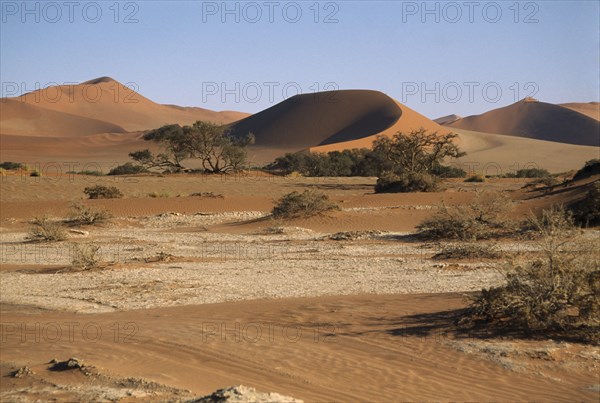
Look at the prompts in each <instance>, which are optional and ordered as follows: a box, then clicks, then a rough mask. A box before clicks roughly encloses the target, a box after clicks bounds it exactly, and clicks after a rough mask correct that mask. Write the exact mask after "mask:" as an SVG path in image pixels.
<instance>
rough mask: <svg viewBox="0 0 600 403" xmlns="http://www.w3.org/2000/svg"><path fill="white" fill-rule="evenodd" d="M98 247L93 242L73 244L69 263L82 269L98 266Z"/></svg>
mask: <svg viewBox="0 0 600 403" xmlns="http://www.w3.org/2000/svg"><path fill="white" fill-rule="evenodd" d="M99 252H100V247H99V246H96V245H93V244H83V245H80V244H74V245H73V258H72V259H71V265H72V266H73V267H77V268H80V269H82V270H89V269H93V268H95V267H98V264H99V263H100V261H101V260H100V253H99Z"/></svg>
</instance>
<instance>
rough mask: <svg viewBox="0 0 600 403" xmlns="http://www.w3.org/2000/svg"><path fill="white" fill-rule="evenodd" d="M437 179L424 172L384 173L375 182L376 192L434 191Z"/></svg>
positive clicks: (436, 186)
mask: <svg viewBox="0 0 600 403" xmlns="http://www.w3.org/2000/svg"><path fill="white" fill-rule="evenodd" d="M436 190H439V181H438V180H437V179H436V178H435V177H434V176H432V175H429V174H426V173H403V174H399V175H398V174H395V173H385V174H382V175H381V176H380V177H379V178H378V179H377V183H376V184H375V192H376V193H406V192H435V191H436Z"/></svg>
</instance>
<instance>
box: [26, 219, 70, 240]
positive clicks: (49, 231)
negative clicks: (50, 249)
mask: <svg viewBox="0 0 600 403" xmlns="http://www.w3.org/2000/svg"><path fill="white" fill-rule="evenodd" d="M26 239H27V240H28V241H32V242H58V241H64V240H65V239H67V232H66V231H65V228H64V227H63V226H62V224H61V223H60V222H56V221H52V220H50V219H49V218H48V217H42V218H35V219H34V220H33V221H32V227H31V228H30V229H29V233H28V234H27V237H26Z"/></svg>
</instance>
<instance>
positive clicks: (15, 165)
mask: <svg viewBox="0 0 600 403" xmlns="http://www.w3.org/2000/svg"><path fill="white" fill-rule="evenodd" d="M0 168H2V169H6V170H7V171H11V170H16V169H24V168H25V165H23V164H21V163H20V162H11V161H6V162H2V163H0Z"/></svg>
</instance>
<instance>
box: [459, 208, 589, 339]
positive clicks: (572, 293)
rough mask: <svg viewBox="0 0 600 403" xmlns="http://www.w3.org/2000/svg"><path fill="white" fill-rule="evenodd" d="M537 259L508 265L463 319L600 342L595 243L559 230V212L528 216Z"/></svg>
mask: <svg viewBox="0 0 600 403" xmlns="http://www.w3.org/2000/svg"><path fill="white" fill-rule="evenodd" d="M561 214H562V215H563V216H562V217H560V215H561ZM532 220H533V222H532V224H533V226H534V227H535V228H539V232H538V234H537V238H538V239H539V246H540V249H541V252H542V258H540V259H537V260H535V261H532V262H527V263H525V264H523V265H512V267H511V270H510V271H509V272H508V274H507V275H506V284H505V285H502V286H500V287H493V288H490V289H484V290H482V293H481V295H479V296H477V297H476V298H475V299H474V300H473V303H472V305H471V307H470V309H469V312H468V314H467V316H466V318H465V321H467V322H471V323H472V322H477V321H485V322H488V323H489V324H491V325H492V326H498V327H503V328H510V329H511V330H512V331H515V330H522V331H526V332H544V334H546V335H548V334H549V333H548V332H556V333H558V334H562V335H565V336H569V337H581V338H583V339H585V340H589V341H593V342H596V343H597V342H599V341H600V332H599V331H600V263H599V262H600V260H599V259H598V249H597V243H596V242H586V241H584V240H582V239H580V238H578V237H577V235H574V234H575V233H574V232H573V231H569V230H568V231H565V230H564V228H563V227H564V226H565V225H567V226H568V223H569V221H570V218H569V216H568V215H565V212H564V210H561V209H553V210H552V211H546V212H544V213H543V214H542V216H541V217H538V218H532Z"/></svg>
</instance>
